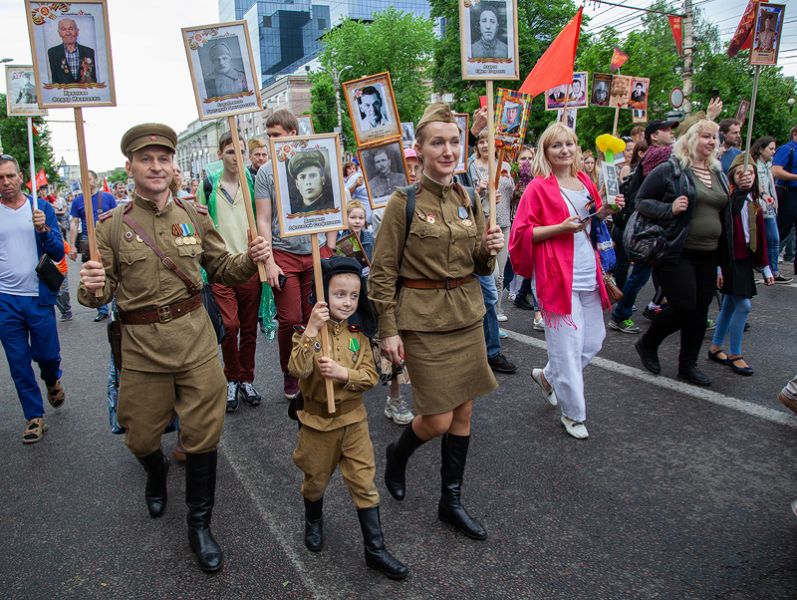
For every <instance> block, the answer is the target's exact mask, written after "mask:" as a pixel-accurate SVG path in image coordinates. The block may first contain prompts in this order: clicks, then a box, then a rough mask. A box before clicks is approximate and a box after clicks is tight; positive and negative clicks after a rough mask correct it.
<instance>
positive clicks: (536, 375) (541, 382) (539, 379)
mask: <svg viewBox="0 0 797 600" xmlns="http://www.w3.org/2000/svg"><path fill="white" fill-rule="evenodd" d="M531 378H532V379H533V380H534V383H536V384H537V385H538V386H540V389H541V390H542V395H543V396H545V399H546V400H547V401H548V404H550V405H551V406H556V405H557V404H559V400H558V399H557V398H556V392H555V391H554V389H553V386H552V385H551V384H550V383H548V382H547V381H546V380H545V376H544V375H543V374H542V369H532V370H531ZM546 383H548V387H547V388H546V387H545V384H546Z"/></svg>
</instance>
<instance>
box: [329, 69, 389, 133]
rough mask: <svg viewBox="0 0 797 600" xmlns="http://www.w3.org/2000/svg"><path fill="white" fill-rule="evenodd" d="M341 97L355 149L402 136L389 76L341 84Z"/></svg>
mask: <svg viewBox="0 0 797 600" xmlns="http://www.w3.org/2000/svg"><path fill="white" fill-rule="evenodd" d="M343 95H344V96H346V106H347V107H348V109H349V116H350V117H351V126H352V129H353V130H354V140H355V142H356V143H357V146H358V147H363V146H370V145H372V144H380V143H382V142H383V141H385V140H389V139H393V138H396V137H401V119H400V118H399V113H398V107H397V106H396V96H395V94H394V93H393V82H392V81H391V79H390V73H388V72H384V73H377V74H376V75H369V76H367V77H362V78H360V79H353V80H351V81H344V82H343Z"/></svg>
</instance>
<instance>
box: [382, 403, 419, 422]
mask: <svg viewBox="0 0 797 600" xmlns="http://www.w3.org/2000/svg"><path fill="white" fill-rule="evenodd" d="M385 416H386V417H387V418H388V419H393V422H394V423H395V424H396V425H407V424H408V423H410V422H411V421H412V420H413V419H414V418H415V415H413V414H412V411H411V410H410V409H409V407H408V406H407V403H406V402H405V401H404V398H402V397H401V396H399V397H398V398H391V397H390V396H388V397H387V402H386V403H385Z"/></svg>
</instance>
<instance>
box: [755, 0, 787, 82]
mask: <svg viewBox="0 0 797 600" xmlns="http://www.w3.org/2000/svg"><path fill="white" fill-rule="evenodd" d="M785 16H786V5H785V4H770V3H768V2H767V3H764V2H759V3H757V4H756V10H755V23H754V24H753V42H752V46H751V48H750V64H751V65H760V66H762V67H766V66H772V65H776V64H778V52H779V51H780V35H781V33H782V32H783V19H784V17H785Z"/></svg>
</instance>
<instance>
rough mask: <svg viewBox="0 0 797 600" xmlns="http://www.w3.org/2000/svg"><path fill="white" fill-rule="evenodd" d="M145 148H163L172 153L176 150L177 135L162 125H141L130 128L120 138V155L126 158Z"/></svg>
mask: <svg viewBox="0 0 797 600" xmlns="http://www.w3.org/2000/svg"><path fill="white" fill-rule="evenodd" d="M147 146H163V147H164V148H168V149H169V150H171V151H172V152H174V151H175V150H176V148H177V133H176V132H175V131H174V129H172V128H171V127H169V126H168V125H164V124H163V123H142V124H141V125H136V126H135V127H131V128H130V129H128V130H127V132H126V133H125V134H124V135H123V136H122V143H121V147H122V154H124V155H125V156H126V157H128V158H130V156H131V155H132V154H133V152H135V151H136V150H141V149H142V148H146V147H147Z"/></svg>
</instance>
